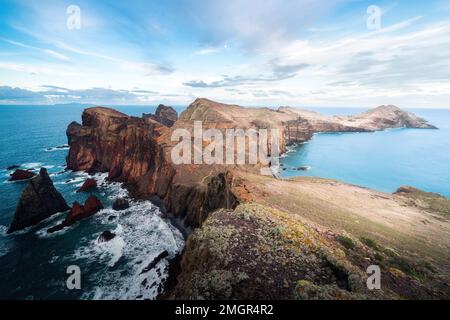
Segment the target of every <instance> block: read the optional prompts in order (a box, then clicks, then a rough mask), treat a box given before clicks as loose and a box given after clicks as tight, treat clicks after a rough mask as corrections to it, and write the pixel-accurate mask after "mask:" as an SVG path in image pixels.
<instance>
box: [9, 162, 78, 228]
mask: <svg viewBox="0 0 450 320" xmlns="http://www.w3.org/2000/svg"><path fill="white" fill-rule="evenodd" d="M67 210H69V206H68V205H67V203H66V201H65V200H64V198H63V197H62V195H61V194H60V193H59V192H58V190H56V188H55V187H54V185H53V182H52V180H51V179H50V177H49V175H48V172H47V170H46V169H45V168H42V169H41V170H40V172H39V175H38V176H36V177H34V178H33V179H31V180H30V181H29V182H28V185H27V186H26V187H25V189H24V190H23V191H22V194H21V196H20V200H19V204H18V205H17V208H16V212H15V214H14V219H13V221H12V223H11V226H10V228H9V230H8V233H12V232H15V231H18V230H21V229H24V228H26V227H29V226H32V225H35V224H37V223H39V222H40V221H42V220H44V219H47V218H48V217H50V216H51V215H53V214H55V213H57V212H63V211H67Z"/></svg>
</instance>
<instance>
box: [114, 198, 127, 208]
mask: <svg viewBox="0 0 450 320" xmlns="http://www.w3.org/2000/svg"><path fill="white" fill-rule="evenodd" d="M129 207H130V203H129V202H128V200H127V199H125V198H118V199H116V201H114V203H113V206H112V208H113V209H114V210H116V211H121V210H126V209H128V208H129Z"/></svg>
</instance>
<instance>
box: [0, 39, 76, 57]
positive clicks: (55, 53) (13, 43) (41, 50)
mask: <svg viewBox="0 0 450 320" xmlns="http://www.w3.org/2000/svg"><path fill="white" fill-rule="evenodd" d="M0 40H2V41H4V42H7V43H9V44H12V45H15V46H18V47H21V48H26V49H31V50H36V51H40V52H43V53H45V54H47V55H48V56H50V57H52V58H56V59H58V60H62V61H69V60H70V58H69V57H67V56H65V55H63V54H62V53H59V52H56V51H53V50H51V49H43V48H38V47H35V46H31V45H29V44H25V43H22V42H18V41H14V40H10V39H6V38H2V37H0Z"/></svg>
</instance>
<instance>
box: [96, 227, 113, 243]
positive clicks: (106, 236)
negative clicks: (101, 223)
mask: <svg viewBox="0 0 450 320" xmlns="http://www.w3.org/2000/svg"><path fill="white" fill-rule="evenodd" d="M115 236H116V234H115V233H113V232H111V231H109V230H105V231H103V232H102V234H101V235H100V236H99V237H98V239H97V241H98V242H99V243H102V242H108V241H110V240H112V239H114V238H115Z"/></svg>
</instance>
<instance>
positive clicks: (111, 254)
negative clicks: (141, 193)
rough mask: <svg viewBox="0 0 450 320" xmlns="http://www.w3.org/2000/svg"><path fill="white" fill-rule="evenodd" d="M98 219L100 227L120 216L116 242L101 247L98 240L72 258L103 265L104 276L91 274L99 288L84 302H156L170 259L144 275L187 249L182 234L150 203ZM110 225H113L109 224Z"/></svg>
mask: <svg viewBox="0 0 450 320" xmlns="http://www.w3.org/2000/svg"><path fill="white" fill-rule="evenodd" d="M102 212H103V214H99V215H97V219H98V220H100V221H99V222H101V223H105V224H107V223H108V218H109V216H110V215H111V214H114V215H116V216H118V218H117V219H116V220H115V221H116V223H117V225H116V227H115V229H114V230H112V232H113V233H115V234H116V236H115V238H114V239H112V240H110V241H108V242H102V243H99V242H98V241H97V237H98V236H99V235H100V234H98V235H96V237H95V239H92V240H91V241H89V243H88V244H87V245H85V246H83V247H81V248H78V249H77V250H76V251H75V252H74V254H73V257H75V258H76V259H87V260H88V261H91V262H99V261H100V262H102V263H104V264H105V266H106V268H105V270H103V271H102V272H98V273H90V274H89V277H90V278H91V280H92V281H95V283H96V285H95V287H94V288H91V289H90V290H89V292H86V293H85V294H84V295H83V296H82V298H83V299H154V298H155V297H156V295H157V294H158V292H157V291H158V287H159V286H160V284H161V282H162V281H163V280H164V279H165V278H167V276H168V275H167V272H166V266H167V264H168V261H167V259H163V260H162V261H161V262H159V263H158V264H157V266H156V267H155V268H154V269H152V270H150V271H148V272H145V273H141V272H142V270H143V269H144V268H145V267H146V266H148V264H150V263H151V262H152V261H153V260H154V259H155V258H156V257H157V256H158V255H159V254H161V253H162V252H164V251H167V252H168V254H169V257H174V256H175V254H177V253H178V252H180V251H181V250H182V248H183V246H184V240H183V236H182V235H181V233H180V232H179V231H178V230H177V229H176V228H175V227H173V226H171V225H170V224H169V223H168V222H167V221H166V220H164V219H162V218H161V216H160V212H159V210H158V209H157V208H156V207H155V206H154V205H152V204H151V203H150V202H149V201H145V202H133V201H132V202H131V203H130V208H128V209H127V210H124V211H120V212H117V211H114V210H112V209H104V210H102ZM109 223H111V222H109ZM105 227H106V226H105Z"/></svg>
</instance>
